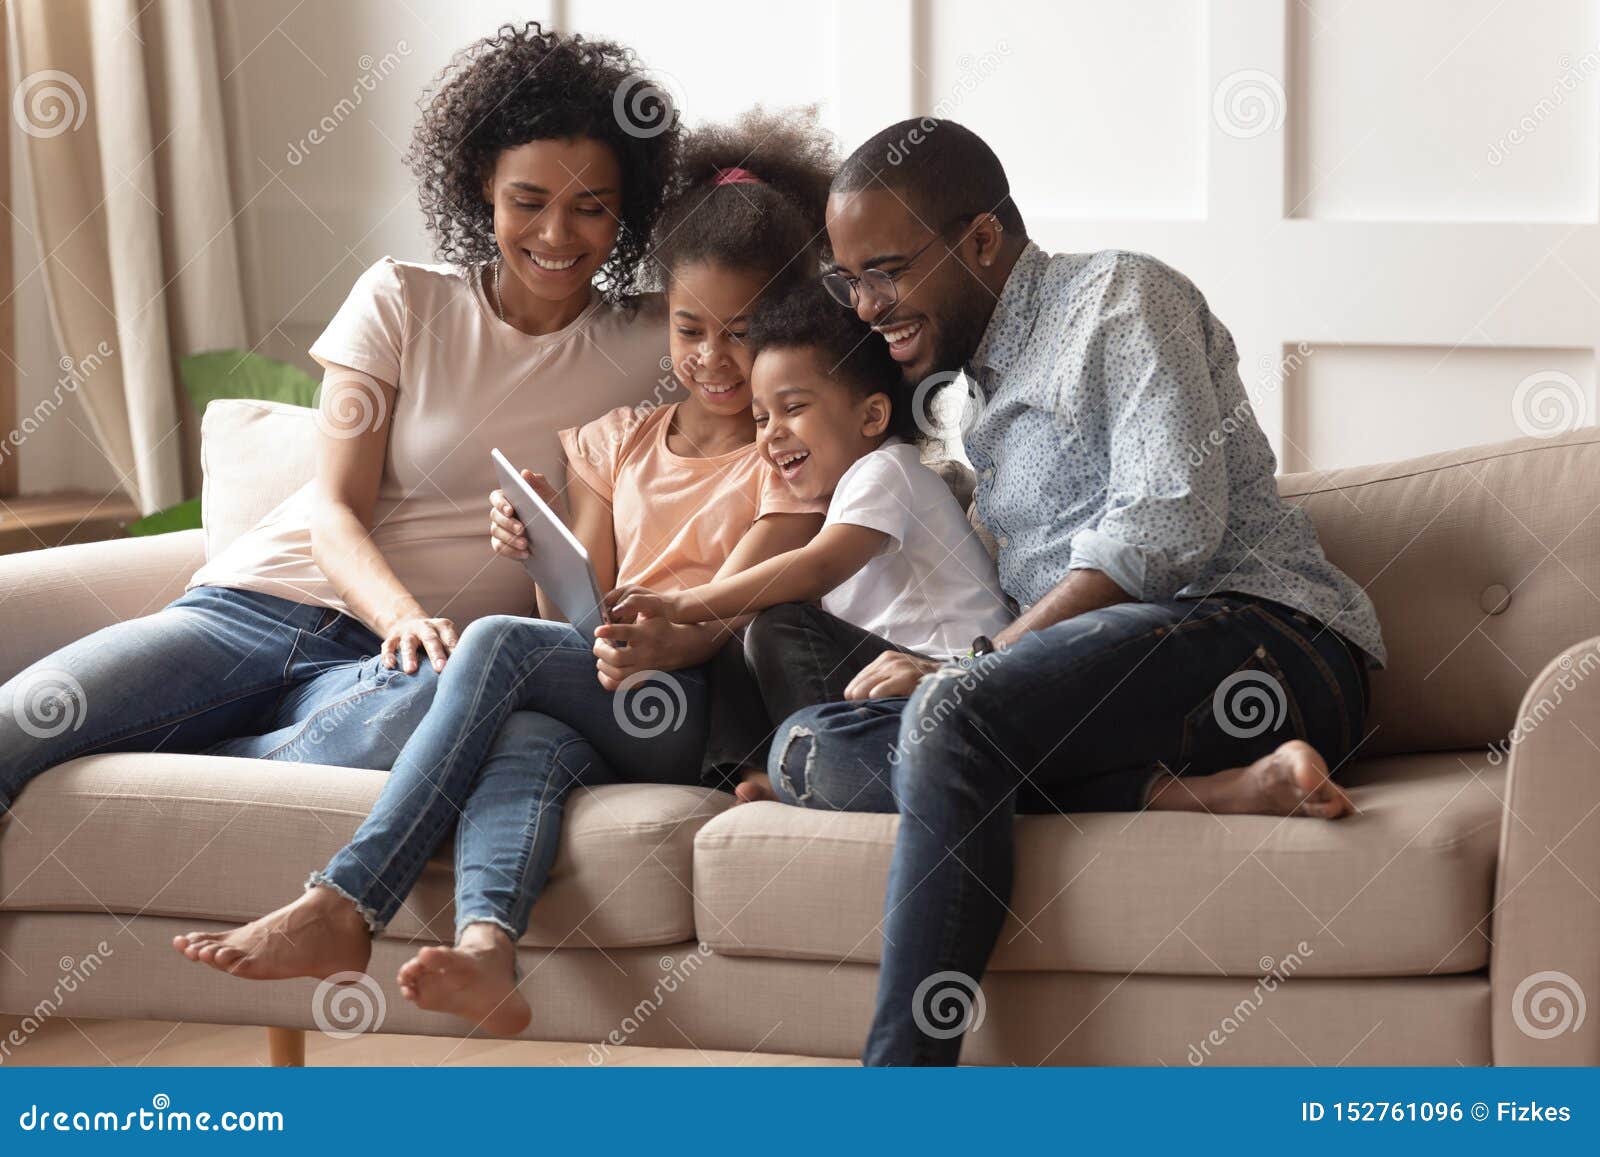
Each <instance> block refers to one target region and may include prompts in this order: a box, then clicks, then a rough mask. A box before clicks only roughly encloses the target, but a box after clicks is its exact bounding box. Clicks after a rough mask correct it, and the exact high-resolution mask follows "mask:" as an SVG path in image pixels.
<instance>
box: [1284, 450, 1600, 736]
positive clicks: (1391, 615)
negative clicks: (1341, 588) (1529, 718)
mask: <svg viewBox="0 0 1600 1157" xmlns="http://www.w3.org/2000/svg"><path fill="white" fill-rule="evenodd" d="M1278 490H1279V492H1280V493H1281V494H1282V495H1283V496H1284V497H1285V498H1287V499H1288V500H1290V501H1291V502H1294V503H1297V504H1299V505H1300V506H1302V507H1303V508H1304V509H1305V510H1306V512H1307V513H1308V514H1310V515H1311V519H1312V521H1313V522H1315V523H1316V526H1317V533H1318V535H1319V536H1320V538H1321V539H1322V546H1323V549H1324V551H1326V552H1327V555H1328V558H1329V559H1330V560H1332V561H1333V562H1334V563H1335V564H1336V565H1337V566H1339V567H1340V568H1341V569H1343V570H1344V571H1345V573H1346V574H1348V575H1350V576H1351V577H1352V578H1354V579H1355V580H1356V581H1357V582H1359V583H1360V584H1361V585H1362V586H1364V587H1366V588H1367V593H1368V594H1369V595H1371V596H1372V601H1373V603H1374V604H1375V605H1376V607H1377V609H1378V619H1379V622H1380V623H1382V625H1383V637H1384V642H1385V643H1386V644H1387V645H1388V648H1389V666H1388V669H1387V670H1384V671H1381V672H1378V673H1377V674H1375V675H1374V676H1373V680H1372V714H1371V715H1370V717H1369V719H1368V727H1369V728H1370V729H1375V733H1374V734H1373V736H1372V738H1371V740H1370V741H1369V742H1368V744H1367V745H1366V746H1365V747H1364V748H1363V749H1362V750H1363V751H1364V752H1365V753H1366V754H1367V755H1387V754H1391V753H1395V752H1408V751H1440V750H1452V749H1459V748H1467V747H1479V746H1482V745H1484V744H1488V743H1491V742H1493V741H1494V740H1496V739H1502V738H1504V737H1505V735H1506V733H1507V732H1508V731H1510V729H1511V726H1512V723H1513V722H1514V720H1515V718H1516V713H1517V707H1518V705H1519V704H1520V703H1521V702H1522V696H1523V693H1524V692H1526V691H1527V689H1528V680H1529V679H1531V678H1532V677H1533V673H1534V672H1536V671H1538V670H1539V669H1540V668H1541V667H1543V666H1544V665H1545V664H1546V663H1548V662H1549V661H1550V660H1551V659H1553V658H1555V657H1556V656H1557V655H1558V654H1560V653H1561V652H1562V651H1563V650H1564V649H1565V648H1566V647H1568V646H1569V645H1571V644H1572V643H1575V642H1577V641H1578V640H1580V639H1587V638H1591V637H1593V636H1594V635H1597V634H1600V601H1596V599H1595V584H1594V576H1595V575H1596V574H1600V508H1597V507H1596V497H1595V496H1596V495H1597V494H1600V428H1596V427H1592V426H1587V427H1584V428H1583V429H1580V430H1575V431H1573V432H1572V433H1570V434H1563V435H1561V436H1559V437H1554V438H1548V439H1540V438H1520V439H1517V440H1516V441H1511V442H1500V443H1496V444H1494V445H1490V446H1469V447H1467V448H1465V449H1462V450H1451V451H1448V452H1446V453H1442V454H1430V455H1428V456H1426V457H1423V458H1412V459H1409V460H1407V461H1404V462H1390V463H1385V464H1383V465H1378V466H1354V467H1350V468H1348V469H1344V470H1329V471H1325V472H1320V473H1315V474H1290V475H1285V476H1284V477H1282V478H1280V479H1279V480H1278Z"/></svg>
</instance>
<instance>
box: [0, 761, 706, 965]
mask: <svg viewBox="0 0 1600 1157" xmlns="http://www.w3.org/2000/svg"><path fill="white" fill-rule="evenodd" d="M386 778H387V777H386V773H384V772H379V771H356V770H350V769H346V768H332V767H320V766H316V765H312V764H298V763H274V762H266V761H262V760H254V759H219V758H215V757H211V756H199V755H143V754H123V755H96V756H90V757H88V758H85V759H78V760H74V761H73V762H71V763H66V764H62V765H61V766H60V767H57V768H53V769H52V770H50V771H48V772H46V773H45V774H44V775H42V776H40V777H39V778H38V779H36V780H34V781H33V782H32V783H31V784H30V785H29V786H28V787H27V788H26V789H25V790H24V791H23V792H22V794H21V795H20V796H19V797H18V799H17V803H16V807H15V809H14V813H13V815H12V816H11V817H10V820H9V821H8V823H7V824H6V826H5V827H4V828H0V897H3V899H0V908H5V909H12V910H18V909H34V910H67V911H80V912H111V913H116V914H118V915H130V916H131V915H135V914H137V915H153V916H179V917H186V918H192V919H197V920H202V919H203V920H245V919H251V918H253V917H255V916H259V915H261V914H262V913H263V912H268V911H270V910H272V909H273V908H276V907H278V906H279V905H280V904H283V903H284V902H285V901H287V900H289V899H292V898H293V897H294V896H295V895H296V894H298V893H299V891H300V889H301V887H302V886H303V885H304V883H305V880H306V877H307V875H309V874H310V873H311V872H312V871H313V870H314V869H317V868H321V867H322V866H323V865H324V864H326V863H327V861H328V859H329V857H331V856H332V854H333V853H334V851H336V850H337V849H338V848H339V847H340V846H341V845H342V844H344V843H345V842H346V841H347V840H348V839H349V837H350V836H351V834H352V833H354V831H355V829H356V827H357V825H358V824H360V822H361V820H362V819H363V818H365V816H366V814H367V812H368V811H369V810H370V809H371V807H372V804H373V801H374V800H376V799H377V796H378V792H379V791H380V790H381V789H382V787H383V784H384V780H385V779H386ZM728 803H729V797H728V796H726V795H723V794H721V793H717V792H711V791H707V790H705V789H702V788H690V787H673V786H668V785H631V784H630V785H620V786H614V787H600V788H594V789H592V790H587V791H580V792H577V793H575V794H574V796H573V798H572V799H571V800H570V801H569V803H568V805H567V809H566V821H565V827H564V830H563V833H562V840H561V850H560V852H559V854H558V855H557V858H556V863H555V867H554V869H553V871H552V872H551V876H550V883H549V886H548V887H547V888H546V890H545V893H544V895H543V896H542V897H541V898H540V900H539V902H538V904H536V905H535V906H534V909H533V920H532V924H531V925H530V927H529V929H528V934H527V936H526V938H525V940H524V943H527V944H531V945H538V946H556V945H578V946H584V947H600V948H612V947H616V948H621V947H627V946H630V945H654V944H675V943H678V942H680V941H684V940H688V939H690V938H692V937H693V935H694V913H693V901H692V899H691V897H690V894H689V880H690V871H691V863H690V861H691V857H692V841H693V839H694V833H695V832H696V831H697V830H698V829H699V827H700V825H701V824H703V823H705V822H706V821H707V820H708V819H710V818H711V817H712V816H714V815H716V814H717V813H718V812H719V811H721V810H722V809H723V808H725V807H727V806H728ZM451 894H452V881H451V872H450V868H449V860H448V856H447V855H441V856H436V857H435V860H434V861H433V862H432V863H430V864H429V866H428V868H427V870H426V871H425V873H424V875H423V877H422V879H421V881H420V882H419V883H418V885H417V887H416V888H415V889H414V890H413V892H412V894H411V896H410V897H408V899H407V901H406V905H405V907H404V908H403V909H402V910H401V912H400V914H399V915H398V916H397V917H396V918H395V920H394V922H393V923H392V924H390V926H389V929H388V935H390V936H394V937H402V938H407V939H410V938H415V937H420V938H425V939H431V940H435V941H440V942H448V941H450V940H452V939H453V938H454V927H453V926H454V908H453V905H452V903H451Z"/></svg>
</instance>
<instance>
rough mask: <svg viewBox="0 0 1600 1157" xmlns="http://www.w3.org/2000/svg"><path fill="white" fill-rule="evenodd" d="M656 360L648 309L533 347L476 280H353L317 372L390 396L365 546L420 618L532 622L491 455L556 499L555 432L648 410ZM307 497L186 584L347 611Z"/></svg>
mask: <svg viewBox="0 0 1600 1157" xmlns="http://www.w3.org/2000/svg"><path fill="white" fill-rule="evenodd" d="M666 352H667V330H666V318H665V314H664V312H663V309H662V306H661V304H660V301H659V299H657V298H648V299H646V300H645V301H644V302H643V303H641V305H640V306H639V308H638V309H636V310H633V311H631V312H630V311H627V310H624V309H622V308H620V307H616V306H611V305H608V304H606V303H604V302H602V301H600V300H599V299H598V297H597V298H596V300H595V301H594V302H592V303H591V304H590V306H589V307H588V308H587V309H586V310H584V312H583V314H582V315H581V316H579V317H578V319H577V320H576V321H574V322H573V323H572V324H571V325H569V326H567V327H566V328H565V329H563V330H560V331H558V332H556V333H552V334H545V335H541V336H538V337H534V336H530V335H528V334H525V333H523V332H522V331H521V330H518V329H516V328H515V327H513V326H510V325H508V324H506V323H505V322H503V321H501V320H500V319H499V318H497V317H496V316H495V314H494V311H493V310H492V309H491V308H490V306H489V303H488V301H487V300H486V298H485V297H484V295H483V291H482V289H481V287H480V285H479V278H478V277H477V276H476V274H475V273H474V271H472V270H463V269H458V268H456V267H454V266H448V265H418V264H413V263H410V262H405V261H395V260H393V259H392V258H387V257H386V258H384V259H383V260H382V261H380V262H378V263H377V264H376V265H374V266H373V267H372V268H371V269H369V270H367V272H366V273H364V274H362V276H361V279H360V280H359V281H358V282H356V286H355V288H354V289H352V290H351V291H350V296H349V298H348V299H347V300H346V301H345V303H344V305H343V307H341V308H340V310H339V312H338V314H337V315H336V316H335V317H334V319H333V320H332V321H331V322H330V323H329V324H328V328H327V329H326V330H325V331H324V332H323V334H322V336H321V337H319V338H318V339H317V341H316V343H315V344H314V345H313V346H312V347H311V356H312V357H314V358H316V359H317V361H318V362H320V363H322V364H323V365H324V366H327V365H330V364H332V365H339V366H348V367H350V368H351V369H354V370H357V371H359V372H361V373H363V374H368V375H370V376H372V377H374V378H377V379H378V380H379V381H383V382H389V383H392V384H393V385H394V387H395V391H396V393H395V399H394V405H393V408H392V413H390V414H388V415H385V416H383V417H382V420H383V421H384V422H386V423H387V424H388V426H389V446H388V452H387V454H386V456H385V459H384V466H383V478H382V480H381V482H380V484H379V489H378V500H377V505H376V507H375V508H374V510H373V518H372V541H373V542H374V543H375V544H376V545H377V546H378V548H379V549H380V550H382V551H383V556H384V558H385V559H386V560H387V561H388V563H389V565H390V566H391V567H392V568H393V569H394V572H395V574H396V576H398V577H399V579H400V581H401V583H403V584H404V585H405V587H406V589H407V590H409V591H410V592H411V593H412V595H414V596H415V597H416V599H417V601H418V602H419V603H421V604H422V607H423V609H424V610H425V611H427V612H428V613H429V614H430V615H442V616H444V617H446V618H450V619H453V620H454V621H455V622H456V624H457V626H465V625H466V624H467V623H469V622H471V621H472V620H473V619H476V618H480V617H482V616H484V615H489V614H515V615H526V614H532V613H534V592H533V581H532V580H531V579H530V578H529V577H528V574H527V572H526V571H524V570H523V569H522V566H521V564H520V563H518V562H516V561H514V560H511V559H504V558H500V557H498V556H496V555H494V554H493V553H492V552H491V551H490V549H489V515H488V495H489V491H491V490H493V489H494V488H495V486H496V485H498V483H497V482H496V480H495V475H494V467H493V465H492V464H491V462H490V460H489V451H490V449H491V448H492V447H496V446H498V447H499V448H500V449H501V450H503V451H504V452H505V454H506V456H507V457H509V458H510V459H511V461H512V462H514V463H516V464H517V465H518V466H525V467H528V468H530V469H533V470H537V471H539V472H540V473H541V474H544V475H545V476H546V477H548V478H549V479H550V480H551V483H552V484H553V485H555V486H556V487H557V488H558V489H560V488H561V487H562V486H564V485H565V481H566V470H565V467H564V464H563V462H564V460H563V457H562V452H561V444H560V441H559V438H558V431H560V430H563V429H566V428H568V427H571V426H574V425H579V424H581V423H584V422H587V421H589V420H590V419H592V418H594V417H595V416H596V415H599V414H604V413H605V412H606V411H608V410H611V409H613V408H614V407H617V406H623V407H637V406H646V405H656V404H658V403H659V401H660V400H661V395H662V393H663V392H664V391H667V392H670V391H672V390H674V389H675V388H676V383H674V382H673V381H672V379H671V375H670V374H668V373H665V371H663V369H662V360H663V358H664V357H665V355H666ZM663 378H664V379H665V383H666V384H665V385H663V384H662V381H663ZM341 416H342V412H341ZM308 429H309V427H308ZM313 436H315V435H313ZM313 486H314V484H312V483H308V484H307V485H306V486H304V487H302V488H301V489H300V490H298V491H297V492H295V493H294V494H293V495H291V496H290V497H289V498H287V499H286V500H284V502H283V503H282V504H280V505H279V506H278V507H277V509H275V510H273V511H272V512H271V513H269V514H268V515H267V516H266V517H265V518H263V519H262V520H261V521H260V522H259V523H257V524H256V526H255V527H254V528H253V529H252V530H250V531H249V532H248V533H246V534H245V535H243V536H242V537H241V538H239V539H238V540H237V541H235V542H234V543H233V544H232V545H231V546H229V547H228V549H226V550H225V551H223V552H222V553H221V554H220V555H218V556H217V557H216V558H213V559H209V560H208V561H207V562H206V564H205V565H204V566H203V567H201V568H200V569H199V570H198V571H196V572H195V575H194V577H193V578H192V579H191V580H190V582H189V586H190V587H191V588H192V587H197V586H225V587H237V588H240V589H243V590H249V591H259V592H262V593H264V594H269V595H276V596H278V597H279V598H285V599H290V600H293V601H294V602H300V603H312V604H317V605H321V606H327V607H333V608H334V609H336V610H340V611H346V612H347V613H348V608H347V607H346V606H345V605H344V602H343V600H342V599H341V598H340V597H339V594H338V592H337V591H335V590H334V589H333V585H332V584H331V583H330V582H329V581H328V580H327V578H326V577H325V576H324V575H323V574H322V572H321V570H319V569H318V567H317V565H316V563H315V562H314V561H313V560H312V556H311V511H312V501H313V498H314V495H313V492H312V488H313Z"/></svg>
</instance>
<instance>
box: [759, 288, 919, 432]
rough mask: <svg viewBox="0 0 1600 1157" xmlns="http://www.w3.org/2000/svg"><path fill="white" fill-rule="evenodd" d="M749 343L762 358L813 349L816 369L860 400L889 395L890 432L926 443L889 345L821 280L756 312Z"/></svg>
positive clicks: (792, 291)
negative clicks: (763, 354)
mask: <svg viewBox="0 0 1600 1157" xmlns="http://www.w3.org/2000/svg"><path fill="white" fill-rule="evenodd" d="M745 342H746V344H747V345H748V346H749V348H750V349H751V350H752V351H754V353H755V354H756V356H758V357H759V356H760V354H761V351H762V350H767V349H805V350H810V351H811V356H812V357H813V359H815V361H816V365H817V368H818V369H819V370H821V371H822V372H823V374H824V375H825V376H826V377H828V378H830V379H831V380H833V381H834V382H837V383H839V384H840V385H843V386H845V387H846V388H847V389H850V390H852V391H854V392H855V394H856V396H857V397H860V398H869V397H871V396H872V395H873V394H886V395H888V398H889V428H888V430H887V431H886V433H888V434H891V435H895V436H898V437H901V438H904V439H905V440H906V441H908V442H918V443H920V442H924V441H926V440H927V439H926V437H925V435H924V433H923V431H922V429H921V426H920V425H919V424H918V422H917V419H916V414H915V413H914V412H913V410H912V397H913V395H912V391H911V387H910V386H909V385H908V384H907V383H906V380H905V376H904V375H903V374H901V372H900V363H898V362H897V361H895V360H894V358H893V357H891V356H890V354H889V343H888V342H886V341H884V340H883V339H882V338H881V337H879V336H878V335H877V334H875V333H873V332H872V328H871V327H870V326H868V325H867V323H866V322H864V321H862V320H861V319H860V318H859V317H857V316H856V315H855V314H854V313H852V312H850V311H849V310H847V309H845V308H844V307H843V306H841V305H840V304H839V303H838V302H837V301H835V300H833V298H832V297H830V296H828V294H827V292H826V291H825V290H824V289H823V288H822V286H821V285H820V284H818V283H817V282H815V281H807V282H803V283H801V284H799V285H797V286H796V287H794V288H793V289H792V290H790V291H789V292H788V293H787V294H785V295H784V296H783V297H781V298H778V299H776V300H773V301H770V302H769V303H768V304H767V305H766V306H764V307H763V308H762V309H760V310H758V311H757V313H756V315H755V317H753V318H752V319H751V321H750V333H749V336H748V337H747V338H746V339H745Z"/></svg>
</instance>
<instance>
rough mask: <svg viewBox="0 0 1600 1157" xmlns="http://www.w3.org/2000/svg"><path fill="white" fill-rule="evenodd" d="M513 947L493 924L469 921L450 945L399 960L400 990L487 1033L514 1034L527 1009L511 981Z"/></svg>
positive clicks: (528, 1013)
mask: <svg viewBox="0 0 1600 1157" xmlns="http://www.w3.org/2000/svg"><path fill="white" fill-rule="evenodd" d="M516 965H517V952H516V948H515V946H513V945H512V943H511V939H510V937H508V936H507V935H506V934H505V932H504V931H502V930H501V929H500V928H499V927H497V926H495V925H493V924H471V925H468V926H467V929H466V931H464V932H463V933H462V934H461V943H459V944H457V945H456V946H455V947H454V948H424V949H423V950H422V951H420V952H418V953H417V954H416V955H415V956H413V957H412V958H411V959H410V960H408V961H406V962H405V963H404V964H402V965H401V966H400V973H399V976H398V977H397V979H398V981H399V984H400V995H402V996H404V997H405V998H406V999H407V1000H409V1001H410V1002H411V1003H412V1004H414V1005H416V1006H417V1007H418V1008H425V1009H428V1010H429V1011H430V1012H447V1013H449V1014H450V1015H451V1016H459V1017H461V1018H462V1019H463V1020H465V1021H468V1022H470V1023H471V1024H472V1026H473V1027H474V1028H480V1029H482V1030H483V1031H484V1032H486V1033H489V1034H491V1035H493V1036H516V1035H517V1034H518V1033H519V1032H521V1031H522V1030H523V1029H525V1028H527V1027H528V1022H529V1021H531V1020H532V1019H533V1009H531V1008H529V1007H528V1002H527V1001H526V1000H524V999H523V996H522V992H521V990H520V989H519V988H518V987H517V976H516Z"/></svg>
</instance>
